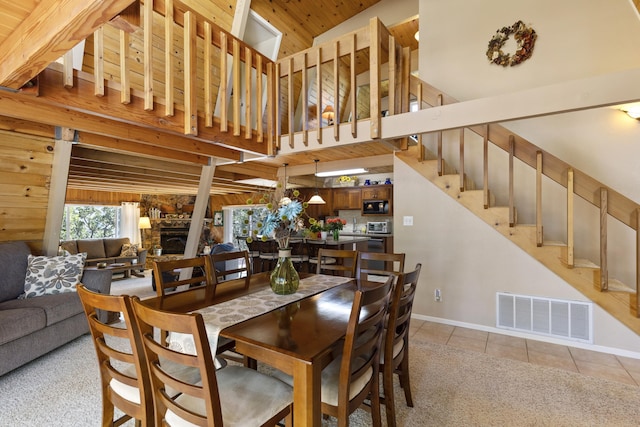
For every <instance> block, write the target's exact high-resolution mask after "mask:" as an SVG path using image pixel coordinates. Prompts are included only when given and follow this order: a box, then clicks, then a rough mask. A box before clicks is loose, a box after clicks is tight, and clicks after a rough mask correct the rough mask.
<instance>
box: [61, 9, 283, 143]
mask: <svg viewBox="0 0 640 427" xmlns="http://www.w3.org/2000/svg"><path fill="white" fill-rule="evenodd" d="M130 9H131V8H130ZM136 13H138V14H139V20H138V19H136V17H135V15H136ZM132 15H133V18H132V17H131V16H127V17H125V16H121V17H119V19H118V20H114V21H112V22H113V23H114V24H113V25H111V24H105V25H103V26H102V27H101V28H100V29H98V30H97V31H96V32H95V33H94V35H93V43H92V44H89V45H88V46H87V47H86V51H87V54H85V60H84V65H83V70H84V71H86V72H89V73H90V74H92V75H93V81H94V94H95V96H97V97H102V96H105V93H106V92H105V87H109V88H110V90H113V91H114V92H116V91H119V92H120V102H121V104H123V105H127V106H129V108H130V109H132V110H135V109H136V108H139V107H140V102H133V99H132V98H133V97H136V98H141V99H142V104H143V105H142V108H143V110H144V111H146V112H152V113H154V114H156V115H158V116H160V117H166V118H173V117H174V116H176V115H177V114H176V112H181V114H180V115H181V116H182V117H183V118H184V119H183V133H184V134H185V135H191V136H197V135H198V131H199V129H204V128H216V129H218V130H219V131H220V132H222V133H224V134H231V135H232V136H233V137H234V138H235V140H236V143H238V144H240V145H242V146H243V147H251V145H247V142H251V143H254V144H255V145H254V147H255V151H264V152H265V153H266V154H269V155H274V154H275V151H274V150H275V124H274V123H275V117H274V114H273V111H274V102H273V99H275V96H274V93H275V92H274V82H275V77H274V69H275V64H274V63H273V62H272V61H271V60H270V59H268V58H267V57H265V56H264V55H262V54H261V53H259V52H258V51H256V50H254V49H252V48H250V47H249V46H247V45H246V44H245V43H243V42H242V41H241V40H239V39H237V38H235V37H234V36H232V35H231V34H230V33H228V32H227V31H225V30H223V29H221V28H220V27H219V26H217V25H216V24H215V23H214V22H212V21H211V20H209V19H207V18H205V17H203V16H202V15H200V14H199V13H198V12H197V11H195V10H193V9H191V8H190V7H189V6H187V5H186V4H184V3H182V2H181V1H180V0H145V1H142V2H140V3H139V4H137V8H133V13H132ZM123 20H133V21H137V22H133V23H132V22H126V23H123ZM138 24H140V26H138ZM91 56H92V57H93V61H91ZM71 59H72V58H71V55H70V54H67V55H65V56H64V65H63V81H64V85H65V86H66V87H72V86H73V84H74V74H73V69H72V67H71ZM78 75H84V73H78ZM134 113H135V114H139V112H137V111H136V112H134ZM242 140H243V141H242ZM265 144H266V147H265ZM261 147H263V148H261Z"/></svg>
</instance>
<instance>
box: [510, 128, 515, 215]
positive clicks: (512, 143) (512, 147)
mask: <svg viewBox="0 0 640 427" xmlns="http://www.w3.org/2000/svg"><path fill="white" fill-rule="evenodd" d="M515 149H516V143H515V137H514V136H513V135H509V227H513V226H515V222H516V219H515V216H516V215H515V213H516V212H515V206H514V204H515V203H514V201H513V156H514V152H515Z"/></svg>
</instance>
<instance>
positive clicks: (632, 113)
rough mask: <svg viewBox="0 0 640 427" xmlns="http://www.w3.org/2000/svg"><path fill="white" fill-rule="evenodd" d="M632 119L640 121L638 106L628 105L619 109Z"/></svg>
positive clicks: (639, 105)
mask: <svg viewBox="0 0 640 427" xmlns="http://www.w3.org/2000/svg"><path fill="white" fill-rule="evenodd" d="M621 110H622V111H624V112H625V113H627V116H629V117H631V118H632V119H636V120H640V104H630V105H627V106H624V107H622V108H621Z"/></svg>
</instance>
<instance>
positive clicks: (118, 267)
mask: <svg viewBox="0 0 640 427" xmlns="http://www.w3.org/2000/svg"><path fill="white" fill-rule="evenodd" d="M139 267H140V266H139V265H138V264H131V263H130V262H116V263H113V264H107V266H106V267H98V266H97V265H89V266H86V267H85V268H84V269H85V270H110V271H112V272H113V273H124V277H125V278H129V277H131V273H133V275H134V276H137V277H144V276H142V275H140V274H139V273H137V272H135V271H133V270H132V269H133V268H139Z"/></svg>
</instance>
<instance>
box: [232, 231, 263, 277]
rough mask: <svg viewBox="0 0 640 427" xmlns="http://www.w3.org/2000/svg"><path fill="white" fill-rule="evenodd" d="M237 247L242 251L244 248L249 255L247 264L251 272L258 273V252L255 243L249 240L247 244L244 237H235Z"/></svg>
mask: <svg viewBox="0 0 640 427" xmlns="http://www.w3.org/2000/svg"><path fill="white" fill-rule="evenodd" d="M236 241H237V243H238V244H237V246H238V247H239V248H240V249H242V248H246V249H247V253H248V255H249V263H250V266H251V272H252V273H256V272H259V271H260V251H259V250H258V249H257V246H256V242H254V241H253V239H250V241H249V242H247V237H246V236H237V237H236Z"/></svg>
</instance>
